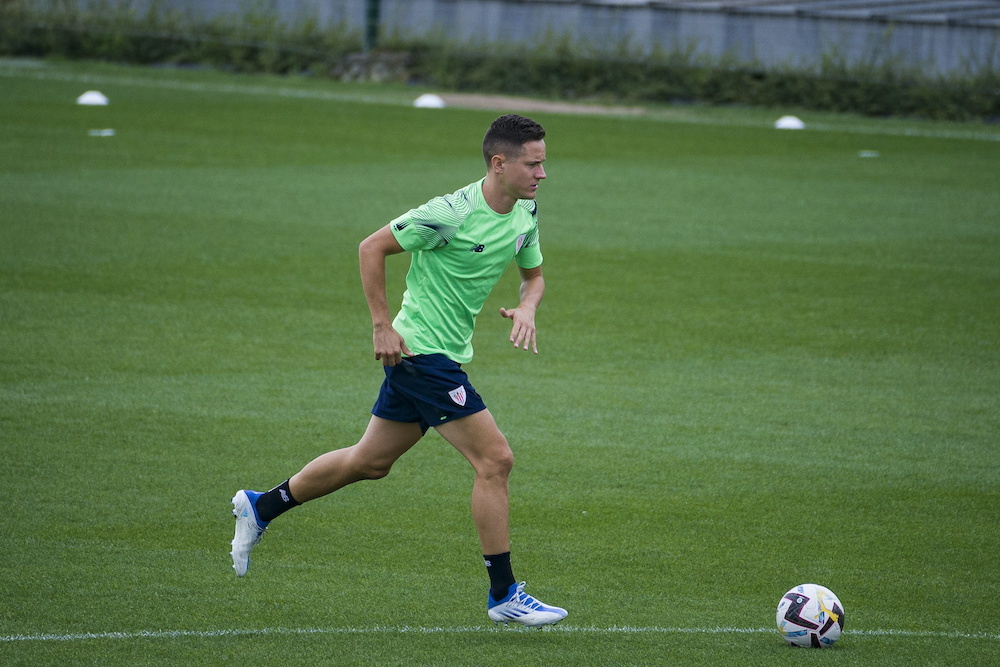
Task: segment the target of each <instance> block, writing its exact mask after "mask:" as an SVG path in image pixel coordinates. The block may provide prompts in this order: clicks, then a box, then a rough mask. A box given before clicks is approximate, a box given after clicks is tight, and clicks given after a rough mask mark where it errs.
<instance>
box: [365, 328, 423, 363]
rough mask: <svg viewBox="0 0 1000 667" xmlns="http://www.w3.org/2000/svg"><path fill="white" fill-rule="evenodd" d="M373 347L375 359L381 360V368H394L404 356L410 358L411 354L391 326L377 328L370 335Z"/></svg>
mask: <svg viewBox="0 0 1000 667" xmlns="http://www.w3.org/2000/svg"><path fill="white" fill-rule="evenodd" d="M372 343H373V345H374V347H375V359H376V360H381V361H382V365H383V366H395V365H396V364H398V363H400V362H401V361H402V360H403V357H404V356H407V357H412V356H413V353H412V352H410V349H409V348H408V347H406V341H405V340H403V337H402V336H400V335H399V333H398V332H397V331H396V330H395V329H393V328H392V327H391V326H388V325H386V326H377V327H375V332H374V333H373V334H372Z"/></svg>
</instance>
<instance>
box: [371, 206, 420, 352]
mask: <svg viewBox="0 0 1000 667" xmlns="http://www.w3.org/2000/svg"><path fill="white" fill-rule="evenodd" d="M401 252H403V247H402V246H401V245H399V242H398V241H397V240H396V237H395V236H393V235H392V231H391V230H390V229H389V225H386V226H385V227H382V228H381V229H379V230H378V231H377V232H375V233H374V234H372V235H371V236H369V237H368V238H366V239H365V240H364V241H362V242H361V245H360V246H358V261H359V264H360V266H361V287H362V289H363V290H364V292H365V300H366V301H367V302H368V310H369V312H371V316H372V343H373V345H374V348H375V358H376V359H380V360H381V361H382V365H383V366H395V365H396V364H398V363H400V361H402V358H403V355H407V356H412V353H411V352H410V350H409V349H408V348H407V347H406V341H404V340H403V337H402V336H400V335H399V333H398V332H397V331H396V330H395V329H393V328H392V316H391V315H390V314H389V301H388V299H387V297H386V292H385V258H386V257H388V256H389V255H396V254H399V253H401Z"/></svg>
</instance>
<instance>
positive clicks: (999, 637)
mask: <svg viewBox="0 0 1000 667" xmlns="http://www.w3.org/2000/svg"><path fill="white" fill-rule="evenodd" d="M521 630H525V629H524V628H520V627H518V628H517V629H516V630H514V631H521ZM504 631H505V628H495V627H488V626H484V627H461V626H459V627H451V628H445V627H417V626H410V625H402V626H374V627H370V628H281V627H277V628H257V629H254V628H246V629H239V628H234V629H230V630H138V631H133V632H82V633H69V634H55V633H52V634H31V635H0V643H12V642H75V641H85V640H94V639H125V640H131V639H185V638H194V639H204V638H214V637H243V636H262V635H274V636H288V635H377V634H382V635H404V634H417V635H422V634H456V635H460V634H481V633H497V632H504ZM542 631H544V632H560V633H566V634H595V635H602V634H605V635H616V634H621V635H628V634H654V635H655V634H662V635H672V634H681V635H701V634H704V635H728V634H737V635H739V634H774V635H775V636H777V630H775V629H773V628H726V627H718V628H668V627H655V626H654V627H629V626H611V627H607V628H598V627H594V626H591V627H575V626H572V625H556V626H552V627H547V628H544V629H543V630H542ZM844 635H850V636H855V637H878V638H884V637H888V638H894V637H899V638H905V639H909V638H929V639H967V640H969V639H985V640H989V641H1000V634H993V633H987V632H971V633H970V632H935V631H930V630H927V631H910V630H846V631H845V632H844Z"/></svg>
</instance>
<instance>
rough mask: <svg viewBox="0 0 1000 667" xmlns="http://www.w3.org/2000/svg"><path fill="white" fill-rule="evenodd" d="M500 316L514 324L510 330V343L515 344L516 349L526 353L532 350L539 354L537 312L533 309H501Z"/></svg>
mask: <svg viewBox="0 0 1000 667" xmlns="http://www.w3.org/2000/svg"><path fill="white" fill-rule="evenodd" d="M500 315H502V316H503V317H506V318H507V319H509V320H513V322H514V324H513V326H512V327H511V330H510V342H512V343H514V349H515V350H516V349H519V348H523V349H524V351H525V352H527V351H528V349H529V348H530V349H531V351H532V352H534V353H535V354H538V342H537V340H536V332H535V311H534V310H532V309H531V308H524V307H518V308H511V309H509V310H508V309H507V308H501V309H500Z"/></svg>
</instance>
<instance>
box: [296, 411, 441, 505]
mask: <svg viewBox="0 0 1000 667" xmlns="http://www.w3.org/2000/svg"><path fill="white" fill-rule="evenodd" d="M422 435H423V433H422V432H421V430H420V426H419V425H418V424H416V423H404V422H394V421H389V420H388V419H382V418H380V417H375V416H372V418H371V421H370V422H368V428H367V429H366V430H365V434H364V435H363V436H361V440H360V441H358V443H357V444H356V445H352V446H350V447H345V448H343V449H336V450H334V451H332V452H327V453H326V454H323V455H322V456H319V457H317V458H315V459H313V460H312V461H310V462H309V463H307V464H306V465H305V467H304V468H302V470H300V471H299V472H298V473H296V474H295V475H293V476H292V478H291V480H290V481H289V486H288V488H289V489H290V490H291V492H292V497H293V498H295V500H297V501H298V502H300V503H304V502H306V501H309V500H314V499H316V498H319V497H321V496H325V495H327V494H329V493H333V492H334V491H336V490H337V489H341V488H343V487H345V486H347V485H348V484H353V483H354V482H358V481H361V480H363V479H379V478H382V477H385V476H386V475H388V474H389V470H390V469H391V468H392V464H393V463H395V462H396V460H397V459H399V457H400V456H402V455H403V454H405V453H406V452H407V451H408V450H409V449H410V447H412V446H413V445H415V444H416V443H417V441H418V440H420V438H421V436H422Z"/></svg>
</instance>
